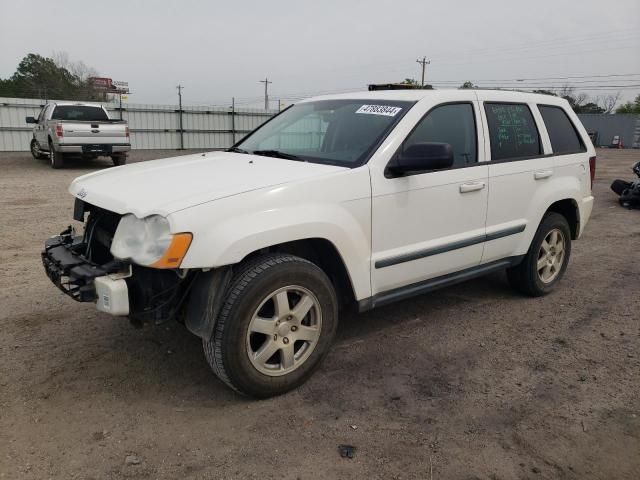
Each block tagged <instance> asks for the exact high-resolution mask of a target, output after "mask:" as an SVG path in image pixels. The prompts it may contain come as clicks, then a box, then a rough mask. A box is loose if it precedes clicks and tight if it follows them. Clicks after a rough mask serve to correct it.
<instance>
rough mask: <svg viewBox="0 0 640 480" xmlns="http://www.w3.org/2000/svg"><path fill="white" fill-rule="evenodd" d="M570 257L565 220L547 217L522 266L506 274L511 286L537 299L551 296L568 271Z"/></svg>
mask: <svg viewBox="0 0 640 480" xmlns="http://www.w3.org/2000/svg"><path fill="white" fill-rule="evenodd" d="M570 256H571V231H570V229H569V224H568V223H567V220H566V218H565V217H564V216H562V215H560V214H559V213H555V212H549V213H547V214H546V215H545V216H544V218H543V219H542V222H540V226H539V227H538V230H537V231H536V234H535V236H534V237H533V241H532V242H531V246H530V247H529V251H528V252H527V254H526V256H525V257H524V259H523V260H522V262H521V263H520V264H519V265H517V266H515V267H512V268H509V269H508V270H507V277H508V279H509V282H510V283H511V285H513V286H514V287H515V288H516V289H518V290H520V291H521V292H522V293H525V294H527V295H530V296H532V297H539V296H541V295H546V294H547V293H549V292H551V291H552V290H553V289H554V287H555V286H556V284H557V283H558V282H559V281H560V279H561V278H562V276H563V275H564V272H565V270H566V269H567V264H568V263H569V257H570Z"/></svg>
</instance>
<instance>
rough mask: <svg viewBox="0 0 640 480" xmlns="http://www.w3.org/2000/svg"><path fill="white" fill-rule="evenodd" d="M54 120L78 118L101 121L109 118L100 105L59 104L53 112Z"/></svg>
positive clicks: (81, 120)
mask: <svg viewBox="0 0 640 480" xmlns="http://www.w3.org/2000/svg"><path fill="white" fill-rule="evenodd" d="M51 119H52V120H77V121H79V122H100V121H106V120H109V117H107V114H106V113H105V111H104V110H103V109H102V108H100V107H89V106H86V105H59V106H57V107H56V108H55V109H54V110H53V113H52V114H51Z"/></svg>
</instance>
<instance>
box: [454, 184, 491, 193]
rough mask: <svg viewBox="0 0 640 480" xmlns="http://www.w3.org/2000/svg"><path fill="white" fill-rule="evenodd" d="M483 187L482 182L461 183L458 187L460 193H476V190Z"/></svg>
mask: <svg viewBox="0 0 640 480" xmlns="http://www.w3.org/2000/svg"><path fill="white" fill-rule="evenodd" d="M484 187H485V183H484V182H477V183H463V184H462V185H460V193H469V192H476V191H478V190H482V189H483V188H484Z"/></svg>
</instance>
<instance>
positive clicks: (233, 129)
mask: <svg viewBox="0 0 640 480" xmlns="http://www.w3.org/2000/svg"><path fill="white" fill-rule="evenodd" d="M231 138H232V142H231V146H232V147H233V146H234V145H235V144H236V97H231Z"/></svg>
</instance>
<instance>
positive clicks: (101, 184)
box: [69, 152, 345, 218]
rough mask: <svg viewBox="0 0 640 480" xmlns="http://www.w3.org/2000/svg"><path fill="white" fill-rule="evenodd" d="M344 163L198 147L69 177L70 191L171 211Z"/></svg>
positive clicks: (131, 209) (128, 209)
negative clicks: (203, 150) (176, 154)
mask: <svg viewBox="0 0 640 480" xmlns="http://www.w3.org/2000/svg"><path fill="white" fill-rule="evenodd" d="M344 168H345V167H336V166H331V165H320V164H316V163H306V162H297V161H293V160H284V159H280V158H271V157H261V156H256V155H247V154H241V153H230V152H210V153H206V154H202V153H198V154H195V155H185V156H181V157H173V158H164V159H161V160H154V161H149V162H140V163H134V164H131V165H125V166H122V167H116V168H110V169H107V170H101V171H99V172H94V173H90V174H88V175H83V176H82V177H78V178H76V179H75V180H74V181H73V182H72V183H71V186H70V187H69V192H71V194H72V195H74V196H76V197H78V198H81V199H82V200H84V201H86V202H87V203H90V204H92V205H96V206H98V207H101V208H104V209H106V210H110V211H112V212H116V213H119V214H125V213H133V214H134V215H136V216H137V217H139V218H142V217H146V216H148V215H152V214H159V215H163V216H167V215H169V214H171V213H173V212H176V211H178V210H183V209H185V208H189V207H193V206H195V205H199V204H202V203H206V202H210V201H213V200H217V199H219V198H224V197H229V196H232V195H237V194H239V193H244V192H249V191H251V190H257V189H260V188H266V187H272V186H275V185H280V184H284V183H289V182H292V181H296V180H303V179H307V178H310V177H315V176H320V175H327V174H330V173H333V172H337V171H340V170H344Z"/></svg>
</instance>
